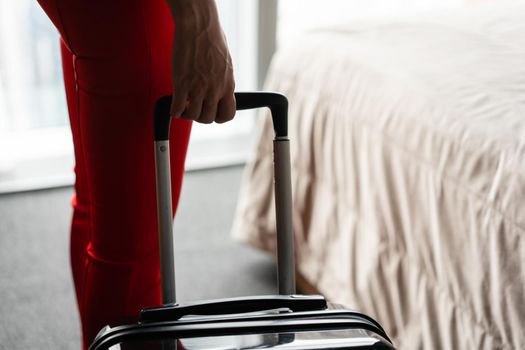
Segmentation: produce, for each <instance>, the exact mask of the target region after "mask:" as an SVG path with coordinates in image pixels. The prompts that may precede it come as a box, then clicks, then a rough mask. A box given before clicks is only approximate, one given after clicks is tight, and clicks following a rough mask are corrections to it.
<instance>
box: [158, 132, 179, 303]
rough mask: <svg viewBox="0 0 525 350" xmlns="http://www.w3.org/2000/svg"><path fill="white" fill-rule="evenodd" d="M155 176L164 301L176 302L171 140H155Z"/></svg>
mask: <svg viewBox="0 0 525 350" xmlns="http://www.w3.org/2000/svg"><path fill="white" fill-rule="evenodd" d="M155 176H156V179H157V222H158V225H159V246H160V278H161V284H162V303H163V304H174V303H175V301H176V295H175V258H174V251H173V211H172V204H171V170H170V145H169V141H165V140H164V141H155Z"/></svg>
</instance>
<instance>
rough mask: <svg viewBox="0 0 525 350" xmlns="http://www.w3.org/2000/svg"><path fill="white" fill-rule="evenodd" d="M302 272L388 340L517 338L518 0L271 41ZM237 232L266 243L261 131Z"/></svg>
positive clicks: (524, 52) (481, 342)
mask: <svg viewBox="0 0 525 350" xmlns="http://www.w3.org/2000/svg"><path fill="white" fill-rule="evenodd" d="M267 88H268V89H270V90H275V91H279V92H282V93H284V94H285V95H286V96H288V98H289V101H290V120H289V125H290V131H289V132H290V139H291V142H292V144H291V148H292V185H293V190H294V209H293V220H294V234H295V240H296V259H297V268H298V272H299V273H300V274H301V275H302V276H303V277H304V278H305V279H306V280H307V281H308V283H310V284H311V285H313V286H315V288H317V289H318V290H319V291H320V292H321V293H323V294H324V295H325V296H326V297H327V298H328V299H329V300H331V301H334V302H338V303H343V304H345V305H346V306H348V307H350V308H354V309H357V310H360V311H362V312H365V313H367V314H370V315H371V316H373V317H374V318H376V319H377V320H379V321H380V322H381V323H382V324H383V326H384V327H385V329H386V330H387V332H388V333H389V334H390V335H391V336H392V337H393V339H394V341H395V344H396V345H397V347H398V348H399V349H422V348H425V349H524V348H525V331H524V327H525V243H524V231H525V5H524V4H523V3H520V2H506V3H501V2H500V3H497V4H490V5H484V6H474V7H468V8H465V9H458V10H456V11H454V12H452V13H448V14H447V13H443V14H440V15H436V16H420V17H418V18H412V19H411V18H406V19H398V20H382V21H375V22H368V23H364V22H363V23H354V24H351V25H348V26H339V27H335V28H327V29H322V30H316V31H312V32H310V33H308V34H307V35H305V36H304V37H303V38H302V39H301V40H299V41H298V42H297V43H295V44H294V45H293V46H292V47H287V48H283V49H281V50H280V51H279V52H278V53H277V55H276V57H275V59H274V61H273V63H272V67H271V71H270V74H269V78H268V81H267ZM261 121H262V123H263V124H264V126H263V127H262V133H261V134H260V140H259V142H258V143H257V149H256V154H255V157H254V159H253V160H251V161H250V162H249V164H248V166H247V169H246V171H245V176H244V179H243V183H242V187H241V194H240V198H239V205H238V208H237V213H236V216H235V220H234V227H233V234H234V236H235V237H237V238H238V239H240V240H242V241H244V242H247V243H249V244H252V245H254V246H256V247H259V248H262V249H265V250H270V251H272V250H273V248H274V246H275V231H274V226H275V220H274V206H273V193H272V191H273V190H272V153H271V152H272V151H271V142H270V140H271V138H272V136H273V135H272V130H271V125H270V123H269V121H270V118H261Z"/></svg>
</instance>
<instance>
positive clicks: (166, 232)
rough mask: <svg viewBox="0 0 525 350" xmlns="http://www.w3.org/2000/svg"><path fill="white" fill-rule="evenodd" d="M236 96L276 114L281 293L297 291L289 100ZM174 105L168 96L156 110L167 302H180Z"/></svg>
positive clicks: (241, 103) (240, 104)
mask: <svg viewBox="0 0 525 350" xmlns="http://www.w3.org/2000/svg"><path fill="white" fill-rule="evenodd" d="M235 99H236V104H237V106H236V107H237V110H242V109H252V108H260V107H268V108H269V109H270V111H271V114H272V121H273V128H274V131H275V138H274V142H273V145H274V181H275V209H276V222H277V275H278V286H279V294H281V295H291V294H295V264H294V248H293V233H292V190H291V187H292V186H291V177H290V141H289V139H288V120H287V119H288V100H287V99H286V97H285V96H283V95H281V94H278V93H273V92H236V93H235ZM170 106H171V96H165V97H162V98H160V99H159V100H158V102H157V103H156V105H155V111H154V114H155V115H154V133H155V173H156V181H157V220H158V228H159V245H160V268H161V283H162V302H163V304H174V303H175V302H176V297H175V259H174V252H173V233H172V229H173V216H172V205H171V173H170V158H169V154H170V153H169V128H170V121H171V117H170Z"/></svg>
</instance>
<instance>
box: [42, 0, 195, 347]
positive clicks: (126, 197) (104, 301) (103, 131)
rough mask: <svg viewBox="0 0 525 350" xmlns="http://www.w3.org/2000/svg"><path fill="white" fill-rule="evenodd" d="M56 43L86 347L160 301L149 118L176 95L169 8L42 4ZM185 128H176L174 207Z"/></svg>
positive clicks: (50, 0) (135, 1)
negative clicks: (160, 101)
mask: <svg viewBox="0 0 525 350" xmlns="http://www.w3.org/2000/svg"><path fill="white" fill-rule="evenodd" d="M39 3H40V5H41V6H42V8H43V9H44V10H45V12H46V13H47V15H48V16H49V18H50V19H51V20H52V21H53V23H54V24H55V26H56V27H57V28H58V30H59V32H60V34H61V37H62V42H61V44H62V59H63V70H64V80H65V85H66V94H67V102H68V107H69V116H70V122H71V129H72V132H73V141H74V146H75V158H76V170H75V171H76V183H75V191H76V196H75V198H74V200H73V205H74V214H73V222H72V228H71V264H72V270H73V279H74V283H75V289H76V295H77V300H78V306H79V310H80V316H81V322H82V333H83V342H84V347H87V346H88V345H89V344H90V342H91V341H92V340H93V338H94V337H95V335H96V334H97V332H98V331H99V330H100V329H101V328H102V327H103V326H104V325H106V324H118V323H122V322H127V321H130V320H133V319H135V318H136V317H137V315H138V313H139V311H140V309H141V308H142V307H144V306H148V305H158V304H159V303H160V302H161V299H160V287H159V280H160V274H159V262H158V239H157V224H156V202H155V178H154V176H155V171H154V158H153V125H152V124H153V122H152V110H153V104H154V103H155V101H156V99H157V98H159V97H160V96H162V95H169V94H171V92H172V86H171V46H172V39H173V30H174V28H173V21H172V18H171V15H170V13H169V9H168V7H167V5H166V3H165V0H148V1H141V0H111V1H106V0H39ZM190 129H191V123H190V122H187V121H184V120H180V119H176V120H174V121H173V123H172V128H171V136H170V137H171V140H172V146H171V150H172V154H171V159H172V162H171V167H172V176H173V179H172V188H173V200H174V205H173V207H174V208H176V203H177V202H178V198H179V194H180V188H181V183H182V177H183V167H184V159H185V156H186V149H187V143H188V139H189V135H190Z"/></svg>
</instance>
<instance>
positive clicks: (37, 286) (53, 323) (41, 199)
mask: <svg viewBox="0 0 525 350" xmlns="http://www.w3.org/2000/svg"><path fill="white" fill-rule="evenodd" d="M241 173H242V168H240V167H234V168H223V169H216V170H208V171H200V172H193V173H189V174H188V175H187V176H186V180H185V184H184V189H183V193H182V198H181V203H180V207H179V213H178V215H177V218H176V221H175V229H174V230H175V246H176V247H175V250H176V266H177V293H178V298H179V300H180V301H190V300H198V299H209V298H218V297H228V296H238V295H250V294H268V293H274V292H275V291H276V288H275V273H274V269H275V265H274V263H273V259H272V258H271V257H269V256H267V255H265V254H263V253H261V252H259V251H256V250H254V249H252V248H249V247H246V246H242V245H240V244H239V243H237V242H234V241H233V240H232V239H231V238H230V237H229V230H230V226H231V222H232V218H233V213H234V209H235V202H236V199H237V194H238V189H239V183H240V178H241ZM71 195H72V189H71V188H62V189H54V190H44V191H37V192H27V193H20V194H11V195H3V196H0V349H2V350H3V349H10V350H12V349H41V350H46V349H80V333H79V322H78V317H77V311H76V304H75V300H74V295H73V286H72V282H71V278H70V271H69V251H68V244H69V222H70V215H71V207H70V198H71Z"/></svg>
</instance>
